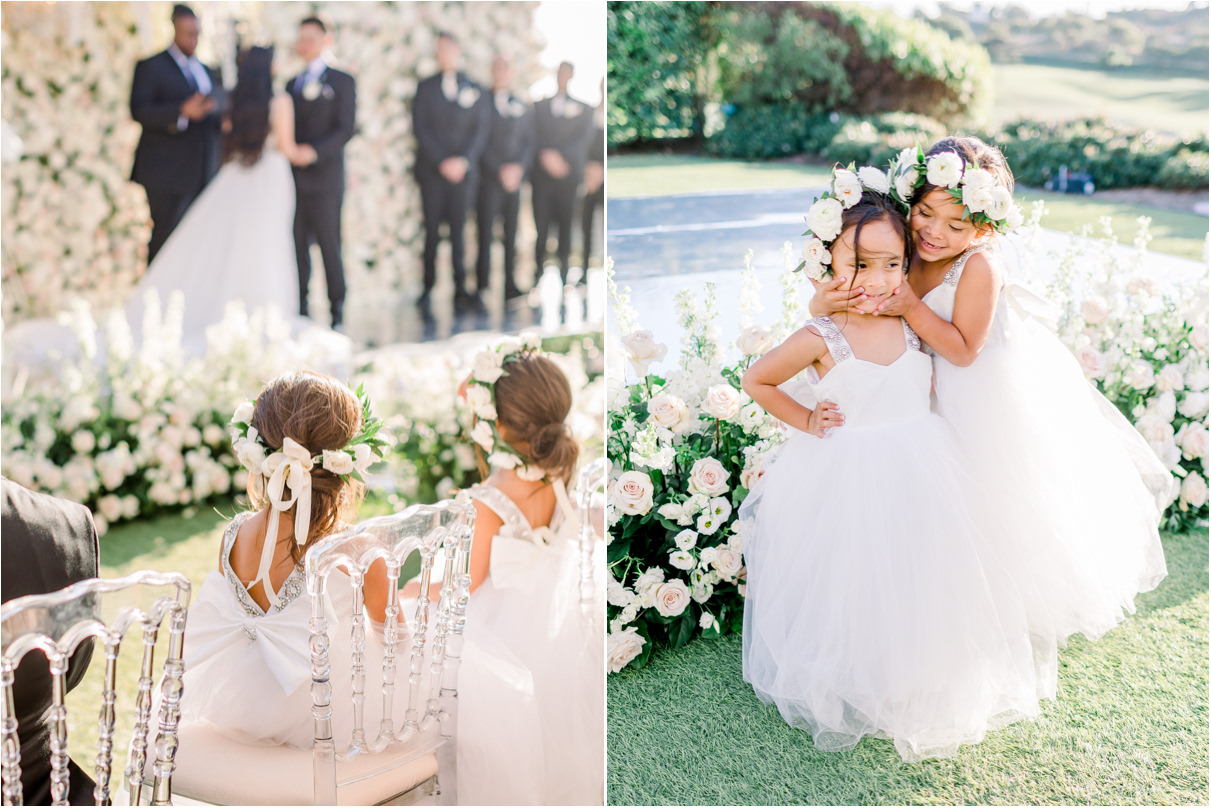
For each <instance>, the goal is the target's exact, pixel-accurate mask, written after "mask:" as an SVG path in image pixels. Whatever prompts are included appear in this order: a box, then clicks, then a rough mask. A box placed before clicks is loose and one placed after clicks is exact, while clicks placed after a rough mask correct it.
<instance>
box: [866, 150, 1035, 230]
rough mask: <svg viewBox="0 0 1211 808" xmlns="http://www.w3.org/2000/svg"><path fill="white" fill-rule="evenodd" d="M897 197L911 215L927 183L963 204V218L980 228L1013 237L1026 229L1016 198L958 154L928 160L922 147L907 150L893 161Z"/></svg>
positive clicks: (893, 184)
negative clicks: (917, 194) (919, 190)
mask: <svg viewBox="0 0 1211 808" xmlns="http://www.w3.org/2000/svg"><path fill="white" fill-rule="evenodd" d="M890 173H891V176H892V183H891V184H892V186H893V194H892V195H893V196H894V197H895V198H896V200H897V201H899V202H900V204H901V205H903V206H904V209H905V210H906V211H907V210H908V207H909V205H910V203H911V200H912V197H913V194H914V193H915V192H916V190H917V188H919V187H920V186H921V185H922V184H923V183H926V182H928V183H929V184H930V185H933V186H934V187H936V188H941V189H943V190H945V191H946V192H947V193H949V194H950V195H951V196H952V197H954V199H955V200H956V201H957V202H961V203H963V216H964V218H967V219H969V220H970V221H971V223H972V224H974V225H976V226H977V227H980V226H983V225H988V226H989V227H991V228H992V229H993V230H995V231H996V232H998V233H1009V232H1012V231H1014V230H1017V229H1018V228H1019V227H1021V226H1022V224H1023V222H1024V221H1025V217H1024V216H1023V214H1022V208H1021V207H1020V206H1019V205H1017V204H1016V203H1014V201H1013V194H1012V193H1011V192H1010V190H1009V189H1008V188H1006V187H1005V186H1004V185H1000V184H998V183H997V181H996V178H995V177H993V175H992V174H990V173H989V172H988V171H985V170H984V169H982V168H980V167H978V166H974V165H968V166H965V165H963V159H962V158H961V157H959V155H957V154H955V153H954V152H942V153H941V154H934V155H930V156H929V157H926V156H925V152H924V150H922V149H921V147H920V146H917V147H916V148H910V149H904V150H903V151H902V152H900V154H899V155H898V156H897V157H896V159H895V160H893V161H892V164H891V171H890Z"/></svg>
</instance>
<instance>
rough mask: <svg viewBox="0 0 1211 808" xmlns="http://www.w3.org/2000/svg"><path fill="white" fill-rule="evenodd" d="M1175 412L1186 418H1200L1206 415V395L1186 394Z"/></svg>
mask: <svg viewBox="0 0 1211 808" xmlns="http://www.w3.org/2000/svg"><path fill="white" fill-rule="evenodd" d="M1177 411H1178V412H1180V413H1181V414H1182V415H1184V416H1185V417H1187V418H1202V417H1203V416H1205V415H1206V414H1207V394H1206V393H1186V396H1185V398H1183V399H1182V400H1181V403H1180V404H1178V405H1177Z"/></svg>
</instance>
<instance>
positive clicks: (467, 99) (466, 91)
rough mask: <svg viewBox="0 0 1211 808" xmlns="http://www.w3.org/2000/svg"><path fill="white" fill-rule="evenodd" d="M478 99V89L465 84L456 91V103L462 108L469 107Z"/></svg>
mask: <svg viewBox="0 0 1211 808" xmlns="http://www.w3.org/2000/svg"><path fill="white" fill-rule="evenodd" d="M478 100H479V90H477V89H475V88H474V87H471V86H467V87H463V88H462V89H461V90H459V91H458V105H459V106H460V107H462V108H463V109H470V108H471V107H473V106H475V102H476V101H478Z"/></svg>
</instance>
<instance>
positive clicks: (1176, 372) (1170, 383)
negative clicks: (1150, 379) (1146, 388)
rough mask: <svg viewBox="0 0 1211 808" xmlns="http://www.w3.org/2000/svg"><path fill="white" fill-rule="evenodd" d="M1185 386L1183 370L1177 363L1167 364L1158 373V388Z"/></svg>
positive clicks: (1180, 387) (1163, 389)
mask: <svg viewBox="0 0 1211 808" xmlns="http://www.w3.org/2000/svg"><path fill="white" fill-rule="evenodd" d="M1184 386H1185V379H1183V378H1182V371H1181V369H1180V368H1179V367H1178V366H1177V365H1165V366H1164V367H1163V368H1161V370H1160V373H1157V374H1156V389H1157V390H1161V391H1173V390H1181V389H1183V387H1184Z"/></svg>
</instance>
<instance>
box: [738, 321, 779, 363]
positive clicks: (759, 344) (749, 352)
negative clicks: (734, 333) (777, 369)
mask: <svg viewBox="0 0 1211 808" xmlns="http://www.w3.org/2000/svg"><path fill="white" fill-rule="evenodd" d="M774 342H775V339H774V332H773V331H772V330H771V329H769V328H766V327H765V326H760V325H755V326H753V327H751V328H746V329H744V330H743V331H741V332H740V336H739V337H737V339H736V347H737V348H739V349H740V351H741V353H743V354H744V355H745V356H761V355H762V354H764V353H765V352H766V351H768V350H769V349H770V348H773V347H774Z"/></svg>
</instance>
